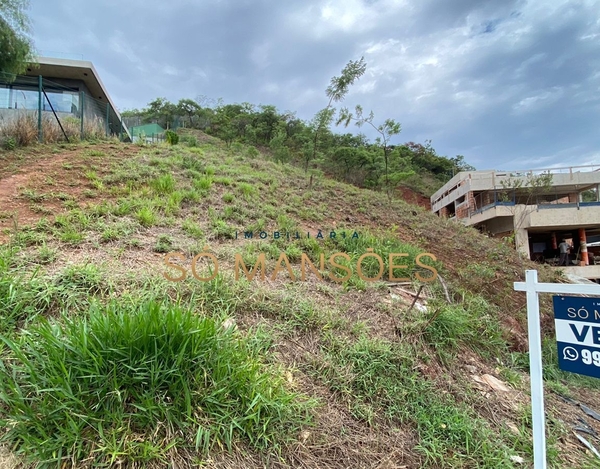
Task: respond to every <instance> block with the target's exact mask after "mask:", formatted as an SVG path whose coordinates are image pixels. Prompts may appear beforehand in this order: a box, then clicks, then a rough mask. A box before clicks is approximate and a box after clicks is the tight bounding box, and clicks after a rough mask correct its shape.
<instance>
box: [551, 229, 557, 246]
mask: <svg viewBox="0 0 600 469" xmlns="http://www.w3.org/2000/svg"><path fill="white" fill-rule="evenodd" d="M550 239H551V240H552V249H558V244H557V242H556V233H555V232H554V231H553V232H552V235H551V238H550Z"/></svg>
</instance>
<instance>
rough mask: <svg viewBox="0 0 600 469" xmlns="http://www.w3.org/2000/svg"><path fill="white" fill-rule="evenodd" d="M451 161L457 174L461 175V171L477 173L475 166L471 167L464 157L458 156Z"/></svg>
mask: <svg viewBox="0 0 600 469" xmlns="http://www.w3.org/2000/svg"><path fill="white" fill-rule="evenodd" d="M450 161H451V162H452V164H453V165H454V173H455V174H456V173H460V172H461V171H475V166H471V165H470V164H469V163H467V162H466V161H465V157H464V156H463V155H456V156H455V157H454V158H450ZM453 176H454V174H453Z"/></svg>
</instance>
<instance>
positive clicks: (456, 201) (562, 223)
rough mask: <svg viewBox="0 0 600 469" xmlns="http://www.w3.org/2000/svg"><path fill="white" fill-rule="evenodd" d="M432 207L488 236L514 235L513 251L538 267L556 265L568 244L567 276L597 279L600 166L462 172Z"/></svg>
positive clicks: (599, 275) (599, 274) (599, 270)
mask: <svg viewBox="0 0 600 469" xmlns="http://www.w3.org/2000/svg"><path fill="white" fill-rule="evenodd" d="M431 207H432V211H433V212H434V213H437V214H438V215H439V216H441V217H446V218H451V219H455V220H457V221H460V222H461V223H464V224H465V225H468V226H474V227H476V228H478V229H479V230H480V231H482V232H485V233H488V234H490V235H491V236H494V237H510V236H513V235H514V238H515V245H516V248H517V249H518V250H519V251H520V252H522V253H523V255H525V256H526V257H528V258H530V259H532V260H537V261H539V262H550V263H556V262H557V259H558V243H560V240H561V239H566V240H567V241H568V242H570V243H571V244H572V246H573V249H572V252H571V258H570V265H569V266H568V267H567V270H577V274H578V275H582V273H584V275H583V276H585V277H587V278H591V279H598V278H600V247H598V246H596V245H595V244H596V243H597V242H600V165H595V166H592V165H587V166H571V167H564V168H551V169H536V170H519V171H496V170H488V171H470V172H460V173H458V174H457V175H456V176H454V177H453V178H452V179H451V180H450V181H448V183H446V184H445V185H444V186H443V187H442V188H440V189H439V190H438V191H437V192H436V193H435V194H433V195H432V196H431ZM588 244H591V246H590V247H589V248H588ZM596 263H597V264H596ZM574 266H578V267H586V269H583V270H582V269H575V267H574Z"/></svg>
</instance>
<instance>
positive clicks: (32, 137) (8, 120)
mask: <svg viewBox="0 0 600 469" xmlns="http://www.w3.org/2000/svg"><path fill="white" fill-rule="evenodd" d="M37 139H38V127H37V112H27V111H17V114H16V116H14V117H5V118H4V119H2V121H1V122H0V140H2V141H3V142H4V146H5V147H8V146H9V145H7V142H11V145H10V146H12V145H14V146H19V147H24V146H27V145H31V144H32V143H35V142H37Z"/></svg>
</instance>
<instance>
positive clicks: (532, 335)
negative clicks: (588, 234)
mask: <svg viewBox="0 0 600 469" xmlns="http://www.w3.org/2000/svg"><path fill="white" fill-rule="evenodd" d="M514 289H515V290H516V291H524V292H526V293H527V326H528V334H529V372H530V375H531V414H532V425H533V467H534V468H535V469H546V468H547V467H548V466H547V462H546V419H545V415H544V379H543V374H542V335H541V328H540V302H539V294H540V293H562V294H567V295H568V294H574V295H600V285H577V284H570V285H569V284H562V283H538V281H537V270H527V271H526V272H525V282H515V284H514Z"/></svg>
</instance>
